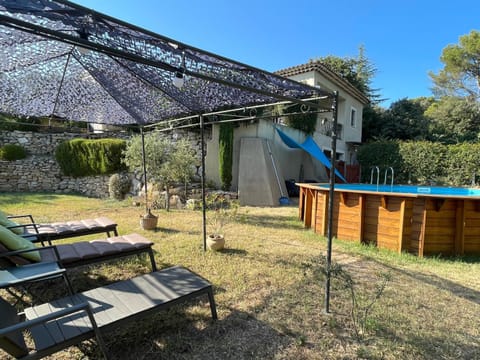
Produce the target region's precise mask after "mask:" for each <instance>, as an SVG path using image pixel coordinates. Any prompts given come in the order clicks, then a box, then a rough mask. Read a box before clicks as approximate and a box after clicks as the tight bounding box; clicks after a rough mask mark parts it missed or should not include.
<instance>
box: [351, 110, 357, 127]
mask: <svg viewBox="0 0 480 360" xmlns="http://www.w3.org/2000/svg"><path fill="white" fill-rule="evenodd" d="M350 126H351V127H353V128H356V127H357V109H355V108H353V107H352V108H351V110H350Z"/></svg>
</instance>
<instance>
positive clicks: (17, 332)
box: [0, 266, 217, 359]
mask: <svg viewBox="0 0 480 360" xmlns="http://www.w3.org/2000/svg"><path fill="white" fill-rule="evenodd" d="M202 295H207V296H208V300H209V303H210V311H211V314H212V318H213V319H216V318H217V311H216V306H215V300H214V297H213V290H212V285H211V284H210V283H209V282H208V281H207V280H205V279H203V278H202V277H200V276H199V275H197V274H194V273H193V272H191V271H189V270H187V269H185V268H183V267H180V266H174V267H170V268H167V269H163V270H161V271H156V272H152V273H149V274H145V275H142V276H138V277H135V278H133V279H129V280H124V281H120V282H117V283H113V284H110V285H107V286H103V287H99V288H96V289H92V290H89V291H85V292H83V293H80V294H76V295H73V296H67V297H64V298H62V299H58V300H55V301H52V302H50V303H46V304H42V305H38V306H34V307H31V308H26V309H25V311H24V315H25V318H26V320H25V321H21V316H20V315H18V314H17V313H16V310H15V308H14V307H13V306H11V305H10V304H8V303H7V302H5V301H4V300H3V299H1V298H0V313H1V314H2V317H1V318H0V327H1V329H0V347H1V348H3V349H4V350H5V351H6V352H8V353H9V354H10V355H12V356H14V357H16V358H17V359H39V358H42V357H44V356H47V355H50V354H53V353H55V352H57V351H60V350H62V349H64V348H67V347H69V346H72V345H75V344H77V343H79V342H81V341H83V340H87V339H90V338H93V337H96V338H97V342H98V343H99V346H100V348H101V350H102V352H103V353H104V355H105V357H107V356H108V354H107V352H106V350H105V347H104V345H103V341H102V337H101V336H102V334H105V333H106V332H108V331H110V330H112V329H115V328H117V327H118V326H120V325H124V324H126V323H130V322H134V321H138V319H140V318H141V317H146V316H148V315H151V314H154V313H156V312H158V311H160V310H163V309H166V308H168V307H169V306H171V305H174V304H177V303H180V302H183V301H185V300H188V299H192V298H196V297H198V296H202ZM26 329H29V330H30V334H31V337H32V338H33V341H34V343H35V349H34V350H33V351H29V350H28V348H27V346H26V345H25V341H24V338H23V334H22V331H23V330H26Z"/></svg>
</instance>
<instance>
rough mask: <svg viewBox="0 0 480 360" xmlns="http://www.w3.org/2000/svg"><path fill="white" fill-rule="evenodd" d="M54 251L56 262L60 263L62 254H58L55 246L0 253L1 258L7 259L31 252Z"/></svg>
mask: <svg viewBox="0 0 480 360" xmlns="http://www.w3.org/2000/svg"><path fill="white" fill-rule="evenodd" d="M49 249H53V252H54V254H55V261H56V262H60V254H59V253H58V249H57V247H56V246H55V245H49V246H41V247H37V248H34V249H24V250H15V251H8V252H3V253H0V257H6V256H14V255H20V254H23V253H26V252H31V251H45V250H49Z"/></svg>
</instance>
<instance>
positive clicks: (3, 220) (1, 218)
mask: <svg viewBox="0 0 480 360" xmlns="http://www.w3.org/2000/svg"><path fill="white" fill-rule="evenodd" d="M0 225H2V226H5V227H8V226H16V225H19V224H17V223H16V222H15V221H12V220H10V219H9V218H7V215H5V214H4V213H3V212H2V211H0ZM10 230H11V231H13V232H14V233H15V234H18V235H20V234H22V233H23V228H21V227H19V228H15V229H10Z"/></svg>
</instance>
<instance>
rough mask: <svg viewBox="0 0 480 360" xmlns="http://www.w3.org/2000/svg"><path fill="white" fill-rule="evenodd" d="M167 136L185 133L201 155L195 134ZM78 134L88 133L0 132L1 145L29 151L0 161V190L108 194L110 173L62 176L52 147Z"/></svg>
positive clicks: (120, 135)
mask: <svg viewBox="0 0 480 360" xmlns="http://www.w3.org/2000/svg"><path fill="white" fill-rule="evenodd" d="M169 136H170V137H171V139H172V141H175V140H176V139H178V138H179V137H182V136H186V137H187V138H188V139H189V140H190V142H191V143H192V146H193V147H194V148H195V149H196V151H197V153H198V154H200V146H201V141H200V139H199V136H198V135H197V134H196V133H187V132H175V133H172V134H170V135H169ZM77 137H87V134H78V133H77V134H74V133H38V132H23V131H0V146H2V145H5V144H17V145H21V146H23V147H24V148H25V149H26V150H27V152H28V154H29V155H28V157H27V158H25V159H22V160H16V161H2V160H0V191H4V192H6V191H8V192H15V191H25V192H54V193H78V194H82V195H86V196H91V197H98V198H103V197H108V196H109V193H108V180H109V176H88V177H81V178H73V177H70V176H64V175H62V173H61V170H60V167H59V165H58V164H57V162H56V160H55V149H56V147H57V145H58V144H60V143H61V142H62V141H65V140H70V139H73V138H77ZM88 137H89V138H105V137H110V138H111V137H117V138H128V134H126V133H121V132H115V133H103V134H88Z"/></svg>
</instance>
